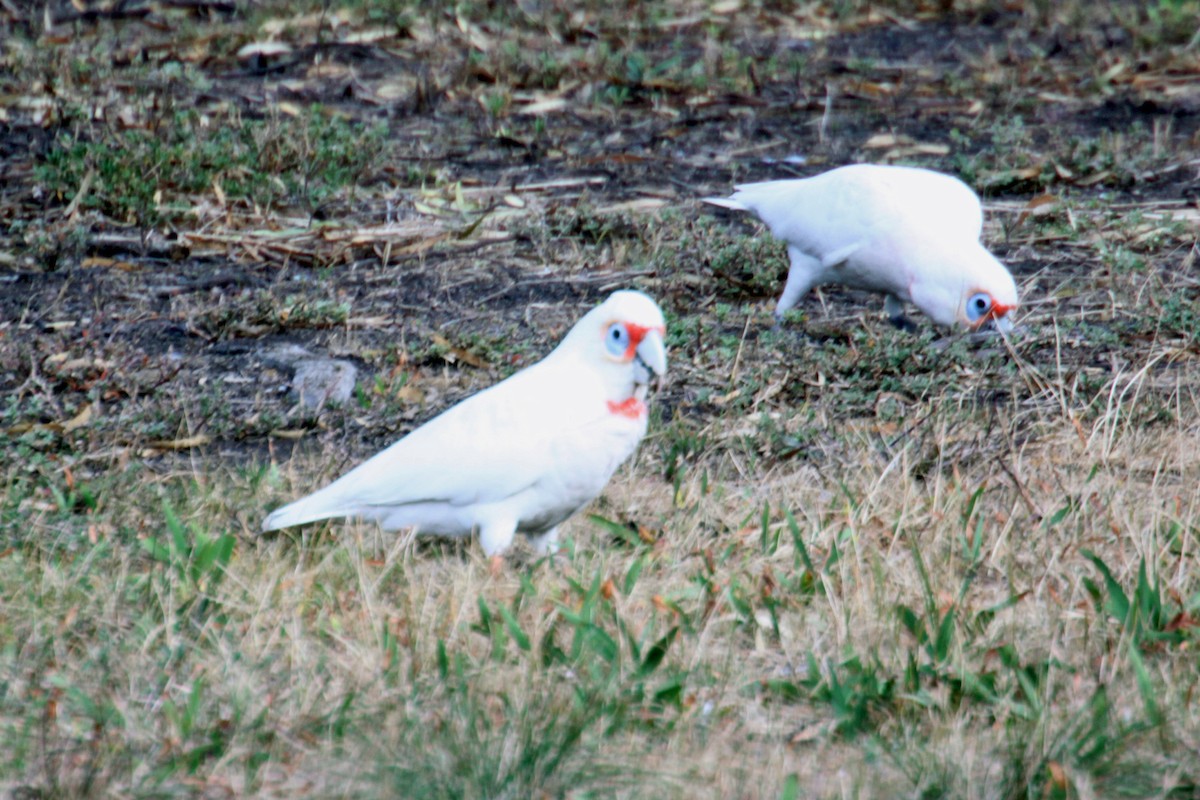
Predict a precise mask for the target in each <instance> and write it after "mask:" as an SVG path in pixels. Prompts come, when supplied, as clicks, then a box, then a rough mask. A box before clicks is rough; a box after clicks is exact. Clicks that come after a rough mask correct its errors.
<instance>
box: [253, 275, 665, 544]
mask: <svg viewBox="0 0 1200 800" xmlns="http://www.w3.org/2000/svg"><path fill="white" fill-rule="evenodd" d="M664 334H665V324H664V322H663V315H662V311H660V310H659V308H658V306H657V305H656V304H655V303H654V301H653V300H651V299H650V298H649V297H647V296H646V295H644V294H642V293H641V292H633V291H620V292H615V293H614V294H612V295H611V296H610V297H609V298H608V299H607V300H606V301H604V302H603V303H602V304H600V305H599V306H597V307H596V308H593V309H592V310H591V311H589V312H588V313H587V314H585V315H584V316H583V318H582V319H580V320H579V322H577V323H576V324H575V326H574V327H573V328H571V330H570V331H569V332H568V333H567V335H566V336H565V337H564V338H563V340H562V342H560V343H559V345H558V347H556V348H555V349H554V350H553V351H552V352H551V353H550V355H548V356H546V357H545V358H544V359H542V360H541V361H539V362H538V363H537V364H534V365H533V366H531V367H528V368H527V369H524V370H522V371H521V372H518V373H517V374H515V375H513V376H511V377H509V378H508V379H506V380H504V381H501V382H500V383H498V384H496V385H495V386H492V387H490V388H488V389H485V390H484V391H482V392H479V393H478V394H475V395H472V396H471V397H469V398H467V399H466V400H464V401H462V402H461V403H459V404H458V405H456V406H454V407H453V408H450V409H449V410H447V411H445V412H443V413H442V414H440V415H439V416H437V417H435V418H434V419H431V420H430V421H429V422H427V423H425V424H424V425H422V426H421V427H419V428H417V429H416V430H414V431H413V432H412V433H410V434H408V435H407V436H405V437H404V438H403V439H400V440H399V441H398V442H396V443H395V444H393V445H391V446H390V447H388V448H387V449H386V450H384V451H382V452H381V453H379V454H377V455H375V456H374V457H373V458H371V459H369V460H368V461H366V462H364V463H363V464H360V465H359V466H358V467H356V468H354V469H352V470H351V471H350V472H348V473H346V474H345V475H343V476H342V477H341V478H339V479H338V480H336V481H334V482H333V483H331V484H330V485H329V486H326V487H325V488H324V489H321V490H319V491H317V492H314V493H313V494H310V495H309V496H307V497H304V498H302V499H300V500H297V501H296V502H294V503H291V504H289V505H286V506H283V507H282V508H279V509H276V510H275V511H273V512H272V513H271V515H270V516H268V517H267V518H266V520H265V521H264V522H263V526H262V527H263V530H264V531H271V530H278V529H280V528H287V527H290V526H292V525H300V524H303V523H306V522H315V521H317V520H323V519H329V518H331V517H359V518H362V519H368V520H374V521H376V522H378V523H379V524H380V525H381V526H382V527H383V528H384V529H387V530H394V529H398V528H416V529H417V531H418V532H420V533H425V534H436V535H442V536H469V535H471V534H472V533H473V532H475V531H478V532H479V542H480V545H482V547H483V552H484V553H486V554H487V555H489V556H492V555H495V554H498V553H501V552H503V551H504V550H505V549H506V548H507V547H508V546H509V545H510V544H511V543H512V540H513V537H514V535H515V534H516V532H517V531H520V532H522V533H525V534H528V535H529V536H530V537H531V542H532V544H533V547H534V549H535V550H536V551H537V552H538V553H539V554H546V553H550V552H553V551H554V549H555V547H556V543H557V540H558V525H559V523H561V522H562V521H563V520H565V519H566V518H567V517H569V516H571V515H572V514H573V513H575V512H576V511H577V510H579V509H580V508H581V507H582V506H584V505H585V504H587V503H588V502H590V501H591V500H592V499H593V498H594V497H596V495H598V494H599V493H600V491H601V490H602V489H603V488H604V486H605V484H607V483H608V480H609V478H610V477H612V474H613V473H614V472H615V471H616V469H617V467H618V466H619V465H620V464H621V462H623V461H624V460H625V459H626V458H628V457H629V456H630V455H631V454H632V453H633V451H634V450H635V449H636V448H637V445H638V442H640V441H641V439H642V436H643V435H644V434H645V433H646V422H647V412H646V403H645V399H646V389H647V384H648V383H649V381H650V378H651V376H652V375H662V374H663V373H664V372H665V371H666V368H667V355H666V348H665V345H664V343H663V336H664Z"/></svg>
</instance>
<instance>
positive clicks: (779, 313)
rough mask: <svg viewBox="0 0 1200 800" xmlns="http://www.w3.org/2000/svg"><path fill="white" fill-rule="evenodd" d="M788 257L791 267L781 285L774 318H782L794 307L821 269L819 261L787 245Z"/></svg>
mask: <svg viewBox="0 0 1200 800" xmlns="http://www.w3.org/2000/svg"><path fill="white" fill-rule="evenodd" d="M787 250H788V258H789V259H790V260H791V264H792V265H791V267H790V268H789V269H788V276H787V283H785V284H784V285H783V294H782V295H780V296H779V302H778V303H776V304H775V319H776V320H779V319H782V318H783V315H784V313H786V312H787V311H789V310H791V309H792V308H795V307H796V303H799V302H800V298H801V297H803V296H804V295H805V294H807V293H808V290H809V289H811V288H812V287H813V284H814V283H816V277H817V275H818V274H819V273H820V270H821V262H820V261H818V260H817V259H815V258H813V257H812V256H810V255H808V254H807V253H804V252H802V251H800V250H799V249H797V248H795V247H792V246H790V245H789V246H788V249H787Z"/></svg>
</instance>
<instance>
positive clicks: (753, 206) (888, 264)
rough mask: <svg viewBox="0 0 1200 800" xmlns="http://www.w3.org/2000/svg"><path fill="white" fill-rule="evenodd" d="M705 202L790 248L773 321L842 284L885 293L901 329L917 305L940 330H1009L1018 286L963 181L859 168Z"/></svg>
mask: <svg viewBox="0 0 1200 800" xmlns="http://www.w3.org/2000/svg"><path fill="white" fill-rule="evenodd" d="M702 199H703V201H704V202H705V203H711V204H713V205H717V206H722V207H724V208H731V209H735V210H739V211H751V212H753V213H754V214H756V215H758V217H759V218H760V219H761V220H762V221H763V222H765V223H766V225H767V227H768V228H770V229H771V233H772V234H774V235H775V236H776V237H777V238H779V239H782V240H783V241H784V242H786V243H787V249H788V257H789V259H790V260H791V267H790V269H789V270H788V277H787V283H786V285H785V286H784V289H783V295H782V296H781V297H780V298H779V303H778V304H777V305H776V308H775V315H776V317H782V315H783V313H784V312H785V311H787V310H788V309H790V308H792V307H793V306H795V305H796V303H797V302H799V301H800V298H801V297H803V296H804V295H805V294H806V293H807V292H808V290H809V289H811V288H812V287H814V286H817V285H820V284H825V283H838V284H842V285H843V286H849V287H851V288H855V289H866V290H868V291H873V292H881V293H883V294H885V295H886V296H887V298H886V303H885V306H886V308H887V312H888V316H889V318H890V319H891V320H892V322H893V323H894V324H896V325H900V326H908V325H910V324H911V323H909V322H908V320H906V319H905V317H904V306H903V303H904V302H910V303H912V304H913V305H915V306H916V307H917V308H919V309H921V310H922V311H923V312H925V313H926V314H927V315H928V316H929V317H930V318H931V319H932V320H933V321H934V322H936V323H938V324H940V325H948V326H954V325H959V326H962V327H966V328H972V329H975V328H979V327H980V326H982V325H984V324H985V323H987V322H992V323H993V324H995V325H996V326H997V327H999V328H1001V329H1004V330H1008V329H1010V328H1011V327H1012V323H1011V318H1010V316H1009V315H1010V313H1011V312H1012V311H1013V310H1014V309H1015V308H1016V307H1017V286H1016V283H1014V281H1013V278H1012V275H1011V274H1010V273H1009V271H1008V269H1007V268H1006V267H1005V266H1004V265H1003V264H1001V263H1000V262H999V261H998V260H996V258H995V256H993V255H992V254H991V253H989V252H988V251H987V249H986V248H984V246H983V245H982V244H981V243H980V241H979V239H980V235H981V234H982V232H983V209H982V207H981V206H980V203H979V197H978V196H977V195H976V194H975V192H973V191H972V190H971V189H970V187H968V186H967V185H966V184H964V183H963V182H962V181H960V180H958V179H957V178H953V177H951V176H949V175H943V174H941V173H939V172H933V171H931V170H927V169H917V168H915V167H896V166H881V165H874V164H856V165H852V166H848V167H839V168H838V169H834V170H830V171H829V172H825V173H822V174H820V175H817V176H815V177H812V178H804V179H801V180H782V181H765V182H762V183H748V184H745V185H742V186H738V187H736V188H735V191H734V193H733V195H732V196H731V197H728V198H719V197H705V198H702Z"/></svg>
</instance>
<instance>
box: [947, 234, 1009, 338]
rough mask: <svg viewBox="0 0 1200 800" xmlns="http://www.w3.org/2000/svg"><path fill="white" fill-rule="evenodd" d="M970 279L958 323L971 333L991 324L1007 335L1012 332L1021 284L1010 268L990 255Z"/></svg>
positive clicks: (961, 302) (987, 254)
mask: <svg viewBox="0 0 1200 800" xmlns="http://www.w3.org/2000/svg"><path fill="white" fill-rule="evenodd" d="M984 255H986V256H987V258H986V260H985V261H983V262H981V263H980V267H981V268H980V269H978V270H976V274H975V275H973V276H970V278H969V279H968V282H967V283H966V284H965V290H964V291H963V293H962V298H961V300H960V301H959V307H958V314H957V317H958V322H959V324H961V325H963V326H964V327H966V328H968V329H970V330H980V329H982V328H985V327H987V326H989V325H991V326H994V327H995V328H996V329H997V330H999V331H1002V332H1004V333H1007V332H1008V331H1011V330H1012V327H1013V322H1012V314H1013V312H1015V311H1016V310H1017V305H1018V301H1017V284H1016V282H1015V281H1013V277H1012V274H1011V273H1010V272H1009V271H1008V269H1007V268H1006V267H1005V266H1004V265H1003V264H1001V263H1000V262H999V261H997V260H996V258H995V257H994V256H992V255H991V254H990V253H987V252H986V251H984Z"/></svg>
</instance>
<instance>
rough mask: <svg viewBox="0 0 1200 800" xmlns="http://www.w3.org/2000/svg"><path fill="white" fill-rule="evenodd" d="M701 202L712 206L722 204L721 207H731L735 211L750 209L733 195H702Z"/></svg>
mask: <svg viewBox="0 0 1200 800" xmlns="http://www.w3.org/2000/svg"><path fill="white" fill-rule="evenodd" d="M700 202H701V203H708V204H709V205H712V206H720V207H721V208H729V209H732V210H734V211H749V210H750V209H749V208H747V207H746V206H744V205H742V204H741V203H739V202H738V201H737V200H734V199H733V198H732V197H701V198H700Z"/></svg>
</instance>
